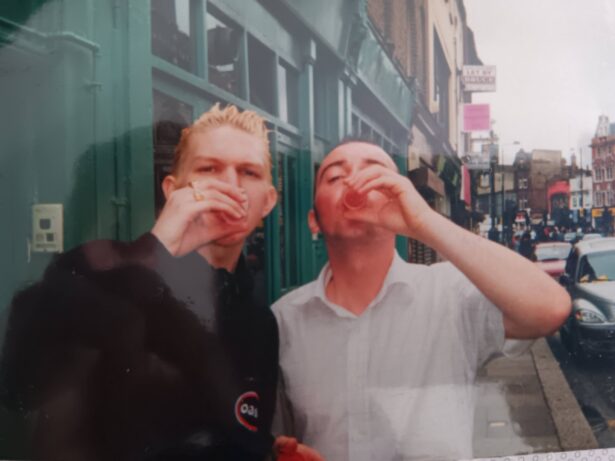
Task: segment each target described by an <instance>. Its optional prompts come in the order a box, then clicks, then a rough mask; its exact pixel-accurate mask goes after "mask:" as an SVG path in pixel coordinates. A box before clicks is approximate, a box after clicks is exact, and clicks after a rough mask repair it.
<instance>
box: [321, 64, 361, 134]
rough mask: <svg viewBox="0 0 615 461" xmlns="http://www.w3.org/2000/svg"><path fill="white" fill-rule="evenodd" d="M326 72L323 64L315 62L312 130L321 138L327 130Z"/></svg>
mask: <svg viewBox="0 0 615 461" xmlns="http://www.w3.org/2000/svg"><path fill="white" fill-rule="evenodd" d="M326 72H327V69H326V67H325V66H324V65H323V64H320V63H317V64H316V66H315V67H314V131H315V133H316V135H317V136H320V137H322V138H327V132H328V130H327V114H328V111H327V86H326V84H327V81H326ZM353 120H354V117H353ZM353 133H354V127H353Z"/></svg>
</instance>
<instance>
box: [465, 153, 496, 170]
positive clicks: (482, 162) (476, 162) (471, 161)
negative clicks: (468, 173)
mask: <svg viewBox="0 0 615 461" xmlns="http://www.w3.org/2000/svg"><path fill="white" fill-rule="evenodd" d="M465 164H466V166H467V167H468V170H488V169H489V168H490V167H491V165H490V164H489V156H488V155H483V154H471V155H468V156H467V157H466V158H465Z"/></svg>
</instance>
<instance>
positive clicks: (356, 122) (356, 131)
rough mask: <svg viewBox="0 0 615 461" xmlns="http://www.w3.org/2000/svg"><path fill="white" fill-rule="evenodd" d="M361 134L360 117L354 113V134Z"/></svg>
mask: <svg viewBox="0 0 615 461" xmlns="http://www.w3.org/2000/svg"><path fill="white" fill-rule="evenodd" d="M360 134H361V131H360V125H359V117H357V116H356V115H354V114H353V116H352V135H353V136H359V135H360Z"/></svg>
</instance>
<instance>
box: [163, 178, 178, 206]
mask: <svg viewBox="0 0 615 461" xmlns="http://www.w3.org/2000/svg"><path fill="white" fill-rule="evenodd" d="M175 189H177V179H176V178H175V176H173V175H168V176H165V177H164V179H163V180H162V192H163V193H164V198H165V200H169V196H170V195H171V192H173V191H174V190H175Z"/></svg>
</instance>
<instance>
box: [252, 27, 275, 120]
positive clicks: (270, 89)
mask: <svg viewBox="0 0 615 461" xmlns="http://www.w3.org/2000/svg"><path fill="white" fill-rule="evenodd" d="M275 69H276V64H275V55H274V54H273V52H272V51H271V50H270V49H269V48H267V47H266V46H265V45H263V44H261V43H260V42H259V41H258V40H256V39H255V38H254V37H249V39H248V71H249V79H250V102H251V103H252V104H254V105H255V106H258V107H260V108H261V109H264V110H266V111H267V112H269V113H270V114H273V115H276V112H277V111H276V110H275V99H276V98H275V80H276V79H275V75H274V72H275Z"/></svg>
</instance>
